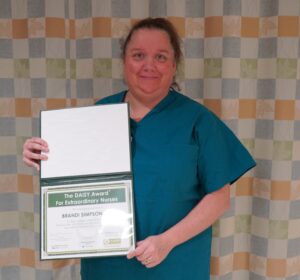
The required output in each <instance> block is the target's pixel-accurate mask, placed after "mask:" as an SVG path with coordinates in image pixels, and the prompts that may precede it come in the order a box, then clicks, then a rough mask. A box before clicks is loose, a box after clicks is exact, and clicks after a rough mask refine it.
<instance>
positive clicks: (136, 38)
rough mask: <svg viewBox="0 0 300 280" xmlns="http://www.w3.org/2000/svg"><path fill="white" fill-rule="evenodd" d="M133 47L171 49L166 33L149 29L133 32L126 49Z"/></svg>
mask: <svg viewBox="0 0 300 280" xmlns="http://www.w3.org/2000/svg"><path fill="white" fill-rule="evenodd" d="M135 47H147V48H164V49H171V50H172V49H173V48H172V45H171V42H170V37H169V35H168V33H167V32H166V31H164V30H160V29H150V28H142V29H138V30H136V31H135V32H133V34H132V36H131V39H130V41H129V42H128V48H135Z"/></svg>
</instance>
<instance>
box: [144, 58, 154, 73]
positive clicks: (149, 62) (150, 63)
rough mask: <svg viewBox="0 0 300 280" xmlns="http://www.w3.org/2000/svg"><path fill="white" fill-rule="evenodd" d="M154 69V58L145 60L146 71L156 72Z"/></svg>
mask: <svg viewBox="0 0 300 280" xmlns="http://www.w3.org/2000/svg"><path fill="white" fill-rule="evenodd" d="M154 68H155V60H154V58H153V57H150V56H148V57H147V58H146V59H145V64H144V70H146V71H151V70H154Z"/></svg>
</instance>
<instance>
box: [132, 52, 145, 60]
mask: <svg viewBox="0 0 300 280" xmlns="http://www.w3.org/2000/svg"><path fill="white" fill-rule="evenodd" d="M132 57H133V58H134V59H135V60H142V59H143V58H144V57H145V54H144V53H142V52H136V53H133V55H132Z"/></svg>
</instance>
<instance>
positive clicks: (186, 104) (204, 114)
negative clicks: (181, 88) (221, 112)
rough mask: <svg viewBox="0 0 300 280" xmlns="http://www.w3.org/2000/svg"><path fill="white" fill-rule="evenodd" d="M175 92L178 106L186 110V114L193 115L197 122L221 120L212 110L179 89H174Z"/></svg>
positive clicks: (183, 110)
mask: <svg viewBox="0 0 300 280" xmlns="http://www.w3.org/2000/svg"><path fill="white" fill-rule="evenodd" d="M173 94H174V95H175V96H176V107H177V108H178V109H180V110H181V111H182V112H184V114H185V115H187V116H190V117H192V118H193V119H194V120H195V121H196V122H199V121H201V120H204V121H206V122H213V121H215V120H219V118H218V117H217V116H216V115H215V114H214V113H213V112H212V111H210V110H209V109H208V108H207V107H205V106H204V105H202V104H201V103H199V102H197V101H196V100H194V99H192V98H190V97H188V96H186V95H184V94H182V93H180V92H177V91H173Z"/></svg>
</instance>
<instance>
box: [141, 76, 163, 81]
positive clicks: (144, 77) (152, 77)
mask: <svg viewBox="0 0 300 280" xmlns="http://www.w3.org/2000/svg"><path fill="white" fill-rule="evenodd" d="M158 78H159V77H157V76H140V79H145V80H156V79H158Z"/></svg>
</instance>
